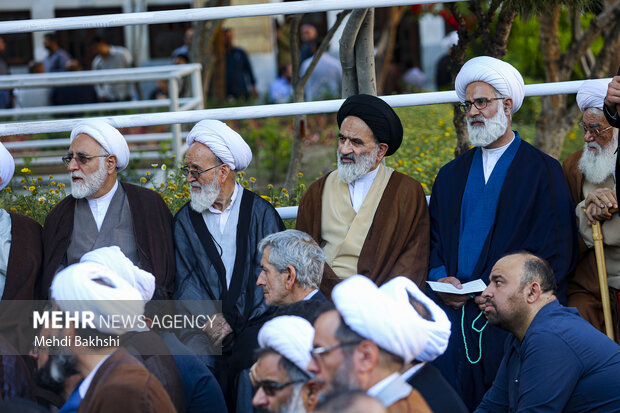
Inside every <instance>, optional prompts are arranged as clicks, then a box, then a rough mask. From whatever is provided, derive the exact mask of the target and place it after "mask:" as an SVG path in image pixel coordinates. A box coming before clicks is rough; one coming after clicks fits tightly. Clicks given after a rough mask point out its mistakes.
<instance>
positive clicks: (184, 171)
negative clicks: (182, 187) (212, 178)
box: [181, 163, 223, 179]
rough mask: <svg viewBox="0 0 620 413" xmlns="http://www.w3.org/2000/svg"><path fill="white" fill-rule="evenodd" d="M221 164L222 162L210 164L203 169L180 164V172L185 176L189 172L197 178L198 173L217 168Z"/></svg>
mask: <svg viewBox="0 0 620 413" xmlns="http://www.w3.org/2000/svg"><path fill="white" fill-rule="evenodd" d="M222 165H223V164H221V163H220V164H217V165H215V166H212V167H211V168H207V169H203V170H202V171H199V170H197V169H189V167H188V166H187V165H186V166H182V167H181V173H182V174H183V175H185V176H187V175H189V174H191V175H192V178H194V179H198V178H200V174H203V173H205V172H207V171H210V170H211V169H213V168H217V167H218V166H222Z"/></svg>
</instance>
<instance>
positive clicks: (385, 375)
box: [307, 275, 431, 413]
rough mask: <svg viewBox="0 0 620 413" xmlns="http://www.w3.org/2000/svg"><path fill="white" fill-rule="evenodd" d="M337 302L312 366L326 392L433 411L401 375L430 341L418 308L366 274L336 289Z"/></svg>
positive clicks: (322, 319)
mask: <svg viewBox="0 0 620 413" xmlns="http://www.w3.org/2000/svg"><path fill="white" fill-rule="evenodd" d="M332 299H333V301H334V304H335V306H336V309H335V310H330V311H327V312H325V313H323V314H321V315H320V316H319V317H318V318H317V319H316V321H315V323H314V328H315V333H314V340H313V342H312V344H313V347H314V348H313V349H312V359H311V361H310V364H309V365H308V368H307V370H308V371H309V372H311V373H313V374H315V375H316V381H318V382H320V383H322V384H323V385H324V386H325V389H324V391H325V392H326V393H330V392H332V391H339V390H357V389H361V390H364V391H366V392H367V393H368V395H370V396H372V397H376V398H377V399H379V400H380V401H381V403H382V404H383V405H384V406H385V407H387V409H388V412H392V413H394V412H430V411H431V409H430V408H429V407H428V405H427V404H426V402H425V401H424V398H422V396H421V395H420V393H419V392H418V391H417V390H415V389H413V388H412V387H411V386H410V385H409V384H407V383H405V381H404V380H403V379H402V378H401V376H400V372H401V371H402V369H403V367H404V365H405V364H406V363H410V362H411V361H413V360H414V359H415V358H416V357H417V356H418V355H419V354H420V353H421V352H422V351H423V350H424V348H425V346H426V343H427V339H428V336H427V333H426V331H425V329H424V325H423V324H422V322H421V321H422V319H421V318H420V316H419V315H418V314H417V313H416V312H415V310H414V309H413V307H412V306H411V305H409V303H407V304H405V303H403V302H402V301H401V300H396V299H394V298H392V297H391V296H390V295H388V294H386V293H385V292H383V291H380V290H379V289H378V288H377V286H376V285H375V284H374V283H373V282H372V281H371V280H370V279H368V278H366V277H364V276H361V275H354V276H352V277H349V278H348V279H346V280H345V281H343V282H341V283H340V284H338V285H337V286H336V287H334V290H333V291H332Z"/></svg>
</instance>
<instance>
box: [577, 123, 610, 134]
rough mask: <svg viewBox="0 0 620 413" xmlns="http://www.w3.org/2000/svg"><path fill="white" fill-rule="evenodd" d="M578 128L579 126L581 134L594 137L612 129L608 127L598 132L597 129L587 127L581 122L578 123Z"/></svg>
mask: <svg viewBox="0 0 620 413" xmlns="http://www.w3.org/2000/svg"><path fill="white" fill-rule="evenodd" d="M579 126H581V127H582V128H583V133H588V132H590V135H594V136H600V135H601V133H603V132H607V131H608V130H609V129H611V128H613V126H608V127H606V128H605V129H602V130H599V129H596V128H591V127H589V126H588V125H586V124H585V123H583V121H581V122H579Z"/></svg>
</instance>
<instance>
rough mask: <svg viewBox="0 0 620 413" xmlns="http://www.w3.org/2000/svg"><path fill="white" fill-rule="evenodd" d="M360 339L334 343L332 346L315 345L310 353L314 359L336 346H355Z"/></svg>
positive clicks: (334, 348)
mask: <svg viewBox="0 0 620 413" xmlns="http://www.w3.org/2000/svg"><path fill="white" fill-rule="evenodd" d="M359 343H360V341H347V342H344V343H339V344H334V345H333V346H326V347H315V348H313V349H312V350H310V355H311V356H312V358H313V359H314V360H315V361H316V360H317V359H318V358H319V356H320V355H321V354H325V353H329V352H330V351H334V350H336V349H337V348H341V347H345V346H357V345H358V344H359Z"/></svg>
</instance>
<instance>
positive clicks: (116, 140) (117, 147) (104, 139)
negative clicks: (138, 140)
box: [70, 119, 129, 171]
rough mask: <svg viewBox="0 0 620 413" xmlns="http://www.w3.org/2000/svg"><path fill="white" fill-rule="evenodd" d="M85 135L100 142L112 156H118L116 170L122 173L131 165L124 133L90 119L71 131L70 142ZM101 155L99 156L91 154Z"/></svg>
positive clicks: (101, 121) (100, 121)
mask: <svg viewBox="0 0 620 413" xmlns="http://www.w3.org/2000/svg"><path fill="white" fill-rule="evenodd" d="M82 133H83V134H85V135H88V136H90V137H91V138H93V139H94V140H96V141H97V142H99V145H101V147H102V148H103V149H104V150H105V151H106V152H107V153H108V154H110V155H114V156H116V159H117V162H116V170H117V171H122V170H123V169H125V168H126V167H127V165H128V164H129V146H127V141H126V140H125V137H124V136H123V134H122V133H120V132H119V131H118V129H116V128H115V127H114V126H112V125H110V124H109V123H107V122H106V121H104V120H101V119H89V120H85V121H82V122H80V123H78V124H77V126H76V127H75V128H73V130H72V131H71V138H70V141H71V142H73V140H74V139H75V138H77V136H78V135H80V134H82ZM89 155H99V154H93V153H91V154H89Z"/></svg>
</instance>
